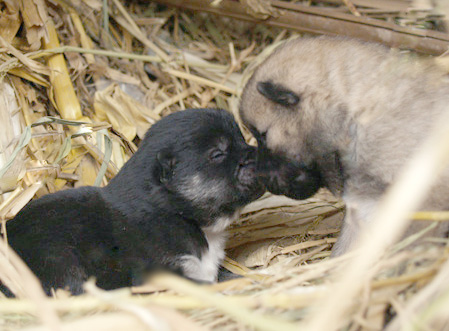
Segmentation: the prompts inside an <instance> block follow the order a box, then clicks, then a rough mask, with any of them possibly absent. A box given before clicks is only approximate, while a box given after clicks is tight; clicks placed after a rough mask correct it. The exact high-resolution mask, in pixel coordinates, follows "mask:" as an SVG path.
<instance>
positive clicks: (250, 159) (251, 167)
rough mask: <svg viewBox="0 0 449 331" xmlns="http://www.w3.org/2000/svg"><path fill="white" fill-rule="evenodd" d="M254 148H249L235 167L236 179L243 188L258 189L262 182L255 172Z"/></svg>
mask: <svg viewBox="0 0 449 331" xmlns="http://www.w3.org/2000/svg"><path fill="white" fill-rule="evenodd" d="M256 154H257V153H256V150H255V149H253V148H251V149H249V150H248V152H247V153H246V156H245V157H244V158H242V159H241V160H240V162H239V165H238V167H237V180H238V182H239V184H240V186H241V187H242V189H245V190H248V189H249V190H255V191H259V190H260V188H261V187H263V184H262V182H261V180H260V179H261V178H260V177H259V176H258V173H257V162H256V157H257V155H256Z"/></svg>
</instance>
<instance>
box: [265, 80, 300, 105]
mask: <svg viewBox="0 0 449 331" xmlns="http://www.w3.org/2000/svg"><path fill="white" fill-rule="evenodd" d="M257 91H259V93H260V94H262V95H263V96H264V97H266V98H267V99H269V100H271V101H273V102H276V103H278V104H280V105H283V106H294V105H296V104H298V102H299V96H298V95H297V94H295V93H294V92H293V91H291V90H289V89H288V88H286V87H284V86H282V85H280V84H274V83H272V82H270V81H266V82H258V83H257Z"/></svg>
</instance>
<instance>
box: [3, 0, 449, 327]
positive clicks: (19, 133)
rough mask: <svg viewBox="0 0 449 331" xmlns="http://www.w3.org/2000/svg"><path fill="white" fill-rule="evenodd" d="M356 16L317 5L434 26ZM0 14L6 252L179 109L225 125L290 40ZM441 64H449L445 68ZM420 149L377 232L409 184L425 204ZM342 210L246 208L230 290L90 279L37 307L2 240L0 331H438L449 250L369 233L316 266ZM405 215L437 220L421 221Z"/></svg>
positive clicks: (70, 6) (114, 12) (143, 15)
mask: <svg viewBox="0 0 449 331" xmlns="http://www.w3.org/2000/svg"><path fill="white" fill-rule="evenodd" d="M219 2H220V1H215V5H218V3H219ZM279 3H280V2H279V1H277V2H276V4H277V5H279ZM369 3H371V2H370V1H364V0H363V1H362V0H353V1H341V2H340V1H326V2H325V4H322V6H323V5H329V6H331V7H330V8H328V9H329V10H334V11H335V13H337V14H338V13H339V12H342V11H344V12H347V13H353V14H355V15H358V14H361V15H362V16H363V15H365V16H370V17H374V18H376V19H384V20H387V21H388V20H390V19H391V18H394V21H396V22H398V23H400V24H403V25H407V26H414V27H423V26H424V23H426V24H427V25H426V26H428V23H429V22H432V23H438V22H440V21H441V22H442V21H443V20H444V19H445V17H444V15H440V16H435V15H433V14H434V13H435V11H434V9H433V8H424V9H423V8H421V9H419V10H416V11H414V12H413V15H411V14H410V15H409V14H406V13H405V10H404V8H406V7H407V6H408V5H409V4H408V2H407V1H399V0H397V1H391V2H390V4H387V2H383V1H379V2H375V3H376V4H377V6H378V7H374V8H372V7H370V6H369ZM242 4H244V5H246V6H249V7H250V9H249V12H250V13H251V15H253V16H256V17H257V15H261V16H259V17H266V16H267V15H268V16H269V15H273V14H274V15H279V12H278V11H277V9H275V8H273V7H271V6H270V3H269V2H268V1H266V0H264V1H255V0H253V1H242ZM339 5H340V6H339ZM415 5H416V4H415ZM332 8H333V9H332ZM414 8H415V9H416V8H417V7H416V6H415V7H414ZM106 9H107V10H106ZM262 9H263V10H262ZM1 10H2V14H3V15H2V16H0V26H2V30H0V31H1V32H0V47H1V48H0V77H1V78H2V79H1V80H0V98H1V102H0V104H1V106H0V132H2V134H1V135H0V174H1V175H0V190H1V191H0V192H1V195H0V221H1V222H2V232H3V234H4V238H5V239H7V233H6V232H5V231H4V230H5V223H6V222H7V220H9V219H11V218H12V217H14V215H15V214H16V213H17V212H18V211H19V210H20V209H21V208H22V207H23V206H24V205H25V204H26V203H27V202H28V201H30V200H31V199H32V198H33V197H40V196H42V195H44V194H48V193H51V192H55V191H58V190H61V189H65V188H69V187H77V186H81V185H94V184H96V185H100V184H101V185H104V184H106V183H107V182H108V181H109V180H110V179H111V178H112V177H113V176H114V175H115V174H116V173H117V171H118V170H119V169H120V167H121V166H122V165H123V164H124V163H125V162H126V161H127V160H128V159H129V157H130V156H131V155H132V153H133V151H135V149H136V146H138V144H139V142H140V139H141V138H142V137H143V134H144V132H145V131H146V130H147V129H148V128H149V127H150V126H151V125H152V124H153V123H154V122H155V121H157V120H158V119H160V118H161V117H163V116H166V115H167V114H170V113H172V112H176V111H179V110H182V109H185V108H189V107H221V108H226V109H229V110H230V111H231V112H233V113H234V114H236V115H237V109H238V95H239V92H240V90H241V87H242V86H243V84H244V82H245V80H246V79H248V77H249V75H250V73H251V71H252V70H253V68H254V66H255V65H256V64H257V63H259V62H260V61H261V59H262V58H263V57H264V56H266V53H268V52H269V51H270V50H271V49H272V48H273V46H272V45H275V44H276V43H277V42H279V41H281V40H284V39H287V38H289V37H291V36H293V33H291V32H289V31H286V30H280V29H274V28H268V27H265V26H263V25H256V24H252V23H243V22H240V21H236V20H233V19H229V18H222V17H214V16H208V15H205V14H201V13H193V12H183V11H178V10H175V9H173V8H169V7H160V6H158V5H156V4H154V3H148V2H142V3H140V2H137V1H130V2H127V3H126V6H125V5H124V4H123V3H122V2H119V1H118V0H114V1H110V2H107V1H104V2H103V1H101V0H79V1H62V0H53V1H48V2H44V1H37V0H35V1H28V0H20V1H12V0H4V1H3V6H2V7H1ZM434 25H435V26H437V24H434ZM3 27H5V28H3ZM423 31H424V30H423ZM422 33H424V32H422ZM256 54H261V55H260V56H256ZM438 61H439V63H442V64H443V65H444V63H447V59H446V58H444V57H442V58H439V59H438ZM442 123H443V125H446V124H447V123H445V122H444V121H442ZM242 129H243V132H244V135H245V137H246V138H247V139H248V141H250V142H251V143H253V142H254V141H253V140H252V138H251V136H250V135H249V133H248V132H247V131H246V130H245V129H244V128H242ZM445 132H448V131H447V130H445V128H443V130H442V134H445ZM437 141H438V142H440V141H447V139H446V138H439V139H438V138H437ZM431 145H432V146H437V147H438V148H437V149H426V153H431V152H434V153H435V154H434V155H431V154H427V156H426V157H425V158H424V161H423V163H422V164H423V165H422V166H420V167H419V168H420V169H419V170H420V172H419V176H414V179H412V180H410V179H406V180H405V182H406V183H407V185H406V186H404V187H403V191H398V192H396V197H392V198H391V200H389V201H390V207H391V208H395V210H396V211H392V209H385V210H384V214H383V215H384V216H380V218H381V219H382V220H384V221H387V220H388V219H389V218H394V219H395V221H396V220H397V219H398V218H402V219H405V218H406V217H407V216H408V215H409V214H410V210H412V209H411V206H406V205H404V206H402V205H401V204H400V202H399V200H398V197H400V198H405V197H408V195H406V194H411V196H410V197H409V198H407V199H406V200H407V201H408V202H412V201H413V199H419V198H420V197H419V196H417V195H413V194H414V193H416V192H417V190H416V187H415V188H414V189H410V187H411V185H412V186H413V185H416V184H417V182H416V178H421V179H422V182H421V185H422V189H420V190H418V191H419V192H418V193H422V194H424V193H425V190H426V187H427V188H428V185H429V184H430V181H431V178H428V179H425V178H424V177H422V169H423V167H429V168H428V169H429V170H428V171H427V172H426V173H427V174H431V175H435V174H436V169H438V167H439V164H440V163H438V162H436V160H437V158H438V155H439V157H440V158H441V161H442V162H445V161H446V160H445V157H446V154H445V153H446V151H447V146H445V145H444V144H441V143H436V144H435V143H434V144H431ZM438 153H439V154H438ZM432 162H435V163H432ZM412 177H413V176H412ZM398 187H400V186H398ZM392 194H393V193H392ZM421 198H422V197H421ZM343 213H344V206H343V204H342V203H341V201H338V200H336V199H335V198H333V197H332V196H331V195H330V194H329V193H328V192H326V191H324V190H322V191H320V192H319V194H317V195H316V196H315V197H313V198H311V199H308V200H305V201H294V200H290V199H287V198H284V197H278V196H272V195H270V194H266V195H265V196H263V197H262V198H261V199H259V200H258V201H256V202H254V203H252V204H250V205H248V206H247V207H245V209H244V211H243V214H242V216H241V218H240V220H239V221H238V222H237V223H236V224H233V225H232V226H231V228H230V229H229V241H228V257H227V258H226V260H225V261H224V263H223V265H224V267H225V268H227V269H228V270H230V271H232V272H234V273H236V274H238V275H241V276H242V277H241V278H237V279H233V280H230V281H227V282H224V283H219V284H215V285H210V286H200V285H196V284H192V283H190V282H187V281H185V280H183V279H179V278H177V277H174V276H163V277H162V276H158V277H155V278H154V279H153V280H152V281H151V282H150V283H149V284H148V285H146V286H143V287H139V288H132V289H119V290H115V291H110V292H104V291H101V290H100V289H98V288H96V287H95V285H94V283H93V282H89V283H87V284H86V294H84V295H81V296H78V297H70V296H68V294H67V293H65V292H63V291H58V292H57V293H55V298H52V299H49V298H46V297H45V296H44V295H43V292H42V289H41V288H40V286H39V285H38V283H37V281H36V279H35V278H34V276H33V275H32V274H31V273H30V272H29V270H28V269H27V268H26V266H25V265H23V263H22V261H21V260H20V259H19V258H18V257H17V256H15V255H14V252H12V251H11V250H7V249H6V246H5V243H4V242H3V241H0V279H1V280H2V282H4V283H5V284H7V285H8V286H9V287H10V288H11V289H12V290H13V291H14V293H16V294H17V296H18V298H17V299H6V298H2V299H0V325H1V326H0V328H1V329H2V330H13V329H14V330H16V329H27V330H44V329H45V330H58V329H61V330H72V329H74V330H75V329H77V330H78V329H81V328H84V329H89V330H123V329H133V330H147V329H156V330H186V329H188V330H207V329H220V330H236V329H239V330H240V329H243V330H246V329H249V330H251V329H260V330H290V329H291V330H296V329H299V328H302V329H305V330H332V329H345V330H381V329H383V328H384V322H385V318H387V320H388V319H392V321H391V323H389V324H388V327H387V329H388V330H411V329H426V328H427V329H430V328H431V329H435V330H443V329H448V328H449V321H448V318H447V316H448V311H447V307H448V306H449V305H448V301H449V286H448V285H447V279H448V277H449V262H448V261H449V259H448V257H449V249H448V246H447V241H444V240H439V241H436V240H435V241H433V242H432V241H431V242H427V243H425V244H421V245H418V246H415V247H413V248H409V244H410V243H411V242H412V241H414V240H416V239H417V237H419V236H420V235H422V233H421V234H417V235H415V236H414V237H411V238H408V239H406V240H404V241H403V242H401V243H398V244H397V245H395V246H393V247H392V248H390V249H386V245H387V241H386V239H388V238H387V236H385V235H384V234H385V233H387V234H388V235H389V236H392V237H393V236H394V231H392V229H391V227H389V228H388V230H384V229H383V228H382V227H379V228H378V229H374V230H373V232H371V235H372V236H374V237H375V236H377V240H376V242H375V243H373V241H372V240H370V238H368V239H366V240H364V241H363V246H362V247H361V248H360V249H361V250H364V253H363V254H362V255H358V256H357V255H355V254H349V255H347V256H343V257H339V258H335V259H329V258H328V257H329V255H330V250H331V248H332V244H333V243H334V242H335V241H336V238H337V236H338V232H339V226H340V222H341V219H342V217H343ZM396 213H397V214H396ZM414 218H415V219H433V220H435V221H446V220H448V218H449V217H448V215H447V212H431V211H429V212H421V213H417V214H415V215H414ZM395 224H397V226H398V227H399V226H400V225H401V223H400V222H395ZM376 232H377V234H375V233H376ZM384 241H385V242H384ZM441 242H443V243H444V244H445V245H441ZM381 248H382V249H381ZM391 311H394V312H395V315H391V314H390V312H391Z"/></svg>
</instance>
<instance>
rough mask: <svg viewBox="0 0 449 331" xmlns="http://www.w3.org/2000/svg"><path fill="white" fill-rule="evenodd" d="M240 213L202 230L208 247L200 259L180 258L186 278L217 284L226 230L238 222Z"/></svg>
mask: <svg viewBox="0 0 449 331" xmlns="http://www.w3.org/2000/svg"><path fill="white" fill-rule="evenodd" d="M237 215H238V213H236V214H235V215H234V216H231V217H223V218H220V219H218V220H216V221H215V223H214V224H213V225H211V226H208V227H204V228H202V230H203V232H204V235H205V237H206V240H207V244H208V247H207V248H205V249H204V250H203V252H202V253H201V256H200V257H197V256H194V255H184V256H181V257H180V258H179V262H180V265H181V268H182V271H183V273H184V275H185V276H187V277H189V278H191V279H195V280H198V281H204V282H216V281H217V275H218V268H219V266H220V264H221V262H222V261H223V259H224V256H225V252H224V248H225V243H226V233H225V229H226V228H227V227H228V225H229V224H231V223H232V222H233V221H235V220H236V218H237V217H238V216H237Z"/></svg>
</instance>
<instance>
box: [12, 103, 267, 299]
mask: <svg viewBox="0 0 449 331" xmlns="http://www.w3.org/2000/svg"><path fill="white" fill-rule="evenodd" d="M223 141H224V142H225V145H226V146H224V147H223ZM217 151H219V152H218V153H219V154H220V153H221V154H223V155H222V156H221V159H219V160H218V159H215V158H214V157H212V156H211V155H213V154H214V153H215V154H217ZM215 156H216V155H215ZM193 174H200V175H201V176H202V178H205V180H206V184H207V182H208V181H209V180H210V181H211V183H223V190H222V192H220V197H219V198H217V197H214V196H207V199H205V200H204V201H203V200H201V201H198V197H197V198H196V200H195V199H193V198H192V199H190V198H189V196H188V195H187V196H186V195H185V191H186V190H187V189H188V187H186V182H185V180H186V179H187V178H190V177H189V176H192V175H193ZM206 187H207V185H206ZM194 193H195V192H194ZM200 193H201V192H200ZM262 193H263V186H262V185H261V184H260V183H259V182H258V180H257V176H256V172H255V148H253V147H250V146H248V145H247V144H246V143H245V142H244V139H243V137H242V135H241V133H240V131H239V129H238V127H237V125H236V123H235V121H234V120H233V117H232V115H230V114H229V113H228V112H226V111H224V110H215V109H202V110H199V109H196V110H185V111H182V112H178V113H175V114H172V115H169V116H167V117H165V118H164V119H162V120H160V121H159V122H157V123H156V124H155V125H153V126H152V128H151V129H150V130H149V131H148V132H147V134H146V136H145V139H144V140H143V141H142V143H141V146H140V148H139V149H138V151H137V152H136V153H135V154H134V156H133V157H132V158H131V159H130V160H129V161H128V162H127V163H126V164H125V165H124V166H123V168H122V169H121V170H120V172H119V173H118V174H117V176H116V177H115V178H113V179H112V180H111V181H110V183H109V184H108V185H107V186H106V187H104V188H97V187H82V188H78V189H69V190H65V191H60V192H57V193H54V194H49V195H46V196H44V197H42V198H40V199H36V200H32V201H31V202H30V203H29V204H28V205H27V206H25V208H23V209H22V210H21V211H20V212H19V213H18V214H17V216H16V217H15V218H14V219H13V220H11V221H8V223H7V233H8V240H9V243H10V245H11V246H12V247H13V249H15V250H16V251H17V253H18V254H19V255H20V256H21V257H22V258H23V259H24V260H25V262H26V263H27V264H28V266H29V267H30V268H31V270H32V271H34V273H35V274H36V275H37V277H38V278H39V279H40V280H41V282H42V285H43V287H44V289H45V291H46V292H47V293H50V289H51V288H66V289H69V290H70V291H71V292H72V293H74V294H78V293H81V292H82V284H83V282H85V281H86V280H87V278H88V277H91V276H95V277H96V279H97V285H98V286H100V287H101V288H103V289H114V288H118V287H124V286H131V285H137V284H140V283H141V282H142V280H143V279H144V277H146V275H147V273H148V272H151V271H153V270H158V269H164V270H170V271H173V272H178V273H181V274H183V271H182V269H181V268H180V265H179V261H178V260H177V258H178V257H180V256H184V255H193V256H197V257H199V256H201V253H202V251H204V250H205V249H207V247H208V242H207V240H206V238H205V234H204V232H203V230H202V229H203V228H204V227H207V226H211V225H213V224H214V222H215V221H216V220H217V219H218V218H220V217H223V216H230V215H232V214H234V213H235V212H236V210H238V209H239V208H241V207H242V206H243V205H245V204H247V203H248V202H250V201H251V200H254V199H256V198H257V197H259V196H260V195H261V194H262ZM198 194H199V193H198ZM200 196H201V195H200ZM5 292H7V291H6V290H5Z"/></svg>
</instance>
